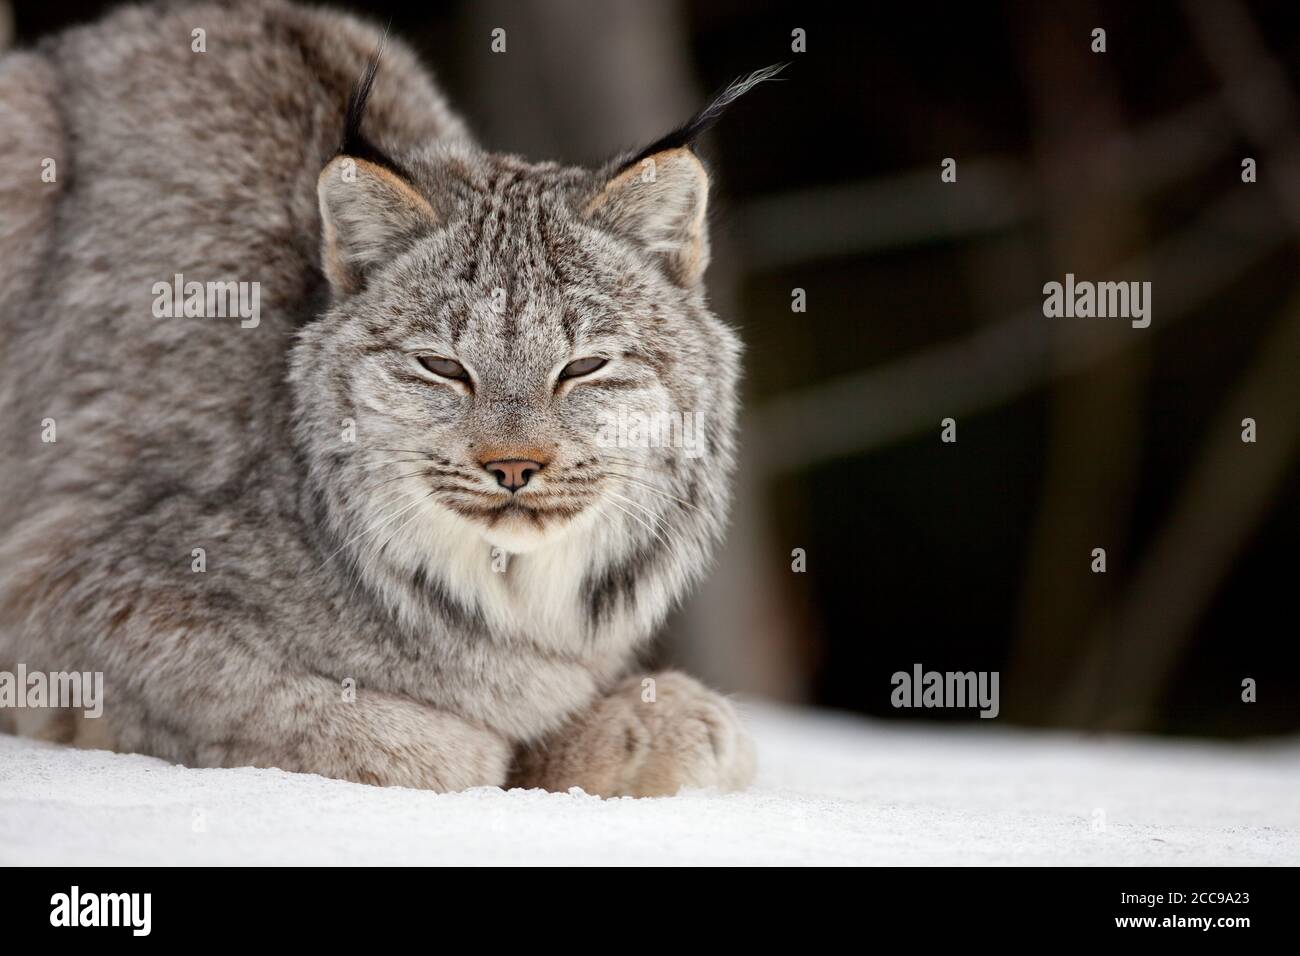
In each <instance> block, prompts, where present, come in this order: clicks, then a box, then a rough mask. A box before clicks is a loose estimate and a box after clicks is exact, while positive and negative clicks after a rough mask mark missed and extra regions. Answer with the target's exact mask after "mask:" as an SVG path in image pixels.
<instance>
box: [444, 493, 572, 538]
mask: <svg viewBox="0 0 1300 956" xmlns="http://www.w3.org/2000/svg"><path fill="white" fill-rule="evenodd" d="M488 501H490V502H492V503H484V504H471V503H467V502H463V501H455V502H450V503H449V507H451V509H452V510H453V511H455V512H456V513H457V514H459V515H460V516H461V517H464V518H468V519H470V520H471V521H477V522H479V523H481V524H484V525H486V526H487V527H488V528H495V527H497V526H499V525H504V524H516V525H517V524H520V523H526V524H528V525H531V526H532V527H534V528H536V529H537V530H539V531H544V530H549V529H550V528H552V527H554V526H555V525H556V524H560V523H563V522H565V521H569V520H571V519H573V518H575V517H577V516H578V515H579V514H581V513H582V511H583V510H584V508H585V507H586V505H585V504H583V503H575V502H566V503H563V504H558V503H547V502H546V501H545V499H534V500H531V501H530V500H520V499H518V498H512V499H510V500H507V501H492V499H488Z"/></svg>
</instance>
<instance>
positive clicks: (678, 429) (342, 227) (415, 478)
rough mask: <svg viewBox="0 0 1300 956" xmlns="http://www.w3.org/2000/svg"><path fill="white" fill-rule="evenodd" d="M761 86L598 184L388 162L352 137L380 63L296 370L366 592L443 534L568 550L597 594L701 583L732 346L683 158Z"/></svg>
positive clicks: (473, 167) (723, 479)
mask: <svg viewBox="0 0 1300 956" xmlns="http://www.w3.org/2000/svg"><path fill="white" fill-rule="evenodd" d="M770 72H771V71H765V72H763V73H761V74H755V76H753V77H751V78H750V79H749V80H748V81H746V82H745V83H744V84H741V85H735V86H733V87H732V88H730V89H729V90H728V92H727V93H726V94H724V96H723V97H722V98H721V99H720V100H719V101H718V102H715V104H713V105H712V106H711V107H710V108H709V109H708V110H706V111H705V112H704V113H702V114H701V115H700V116H699V117H697V118H696V119H695V120H694V121H693V122H692V123H691V124H688V125H687V126H686V127H683V128H682V130H680V131H678V132H677V133H674V134H670V136H668V137H665V138H664V139H663V140H661V141H659V142H658V143H656V144H654V145H652V146H651V147H648V148H647V149H646V150H643V151H641V152H640V153H637V154H635V155H631V156H629V157H625V158H622V159H620V160H618V161H615V162H613V163H611V164H609V165H608V166H607V167H605V168H604V169H601V170H596V171H591V170H585V169H577V168H563V167H560V166H557V165H554V164H542V165H534V164H529V163H527V162H524V161H523V160H521V159H519V158H517V157H513V156H503V155H495V154H490V153H486V152H483V151H480V150H478V149H476V148H475V147H473V146H472V145H469V144H467V143H461V142H454V143H442V144H431V145H429V146H426V147H424V148H421V149H417V150H412V151H408V152H406V153H402V154H400V155H398V156H392V155H389V154H387V153H385V152H384V151H381V150H380V149H379V148H377V147H376V146H374V145H372V144H370V143H369V142H367V141H366V140H365V139H364V138H362V137H361V136H360V135H359V130H360V116H361V108H362V107H363V106H364V101H365V95H366V92H367V90H368V87H369V83H370V81H371V80H372V79H373V67H372V70H371V72H370V74H369V75H368V76H367V78H366V79H365V80H364V81H363V83H362V84H361V85H360V87H359V92H358V93H357V94H354V98H353V103H352V108H351V109H350V110H349V115H350V116H351V120H350V122H349V128H350V130H351V132H350V134H349V137H348V139H347V141H345V145H344V149H343V150H342V152H341V153H340V155H339V156H337V157H336V158H334V159H333V160H332V161H330V162H329V163H328V165H326V166H325V168H324V170H323V171H322V173H321V174H320V179H319V184H318V194H319V201H320V211H321V228H322V237H321V264H322V271H323V272H324V274H325V276H326V278H327V280H328V286H329V291H330V300H331V301H330V308H329V309H328V311H327V312H326V313H325V314H324V316H323V317H322V318H321V319H320V320H319V321H317V322H314V323H312V324H311V325H310V326H309V327H308V328H307V329H306V330H305V331H304V332H303V333H302V336H301V338H300V341H299V342H298V344H297V346H296V348H295V351H294V356H293V373H292V379H293V382H294V387H295V390H296V402H297V421H296V428H297V435H298V438H299V441H300V443H301V444H302V445H303V447H304V449H305V451H306V457H307V460H308V463H309V470H310V473H311V491H312V494H313V497H314V498H315V502H314V509H315V510H316V512H317V513H318V514H319V515H320V516H323V517H324V519H325V523H326V525H327V526H328V527H329V529H330V531H331V535H332V537H333V538H334V539H335V540H337V541H339V543H340V545H341V546H346V547H353V548H354V554H353V555H352V557H353V560H354V563H355V565H356V566H357V567H358V568H359V569H360V570H361V572H362V576H363V577H365V576H366V573H367V570H366V569H367V568H370V569H377V568H381V567H388V568H389V569H390V570H392V568H393V567H395V566H400V567H402V568H403V569H404V571H405V572H408V573H409V572H410V571H411V569H412V568H418V569H422V570H421V573H422V574H426V575H427V574H429V573H437V569H438V566H439V564H438V561H436V560H432V559H431V556H441V557H442V558H444V559H446V558H451V557H454V554H460V555H463V554H464V553H465V551H464V550H463V548H462V550H460V551H454V549H455V548H457V547H461V545H453V544H451V543H450V542H452V541H455V542H460V543H462V544H463V543H465V542H472V543H474V546H475V547H477V548H478V549H479V550H480V551H481V553H482V556H483V561H484V562H485V563H486V561H487V560H488V558H489V555H490V554H492V553H495V552H506V553H509V554H511V555H533V554H535V553H540V554H541V555H542V556H544V555H545V554H546V553H548V549H554V548H558V547H561V546H562V545H563V546H564V547H566V548H568V549H569V553H571V552H573V551H574V549H575V548H576V549H578V550H580V551H581V553H583V554H585V555H587V556H588V560H589V568H588V570H587V572H586V573H587V574H588V576H589V577H590V578H591V580H592V581H593V582H594V581H596V579H597V578H599V576H600V573H601V572H600V569H601V568H612V567H626V566H627V564H628V562H631V561H635V562H637V563H638V565H650V564H655V563H658V564H659V565H660V566H661V568H660V569H661V570H662V571H664V572H666V578H665V580H668V581H671V584H670V585H667V586H666V587H665V591H670V592H674V594H673V596H675V595H676V594H677V593H680V591H681V588H682V587H683V586H684V584H685V583H686V582H687V581H688V580H689V579H690V578H691V577H692V576H693V575H694V574H695V573H697V572H698V571H699V569H700V566H701V565H702V564H703V563H704V558H705V557H706V555H707V553H708V551H709V550H710V548H711V545H712V543H713V541H714V540H715V539H716V537H717V535H718V533H719V531H720V529H721V526H722V523H723V520H724V518H725V512H726V502H727V485H728V481H729V478H730V473H731V470H732V457H733V432H734V426H735V394H734V392H735V385H736V378H737V374H738V365H739V351H740V349H739V344H738V341H737V339H736V337H735V335H734V334H733V333H732V331H731V330H730V329H729V328H728V327H727V326H725V325H724V324H723V323H721V322H720V321H719V320H718V319H716V318H715V317H714V316H713V315H712V314H711V313H710V312H709V310H708V308H707V305H706V303H705V298H704V289H703V276H704V270H705V267H706V265H707V264H708V261H709V242H708V236H707V231H706V213H707V207H708V192H709V177H708V174H707V173H706V171H705V168H704V166H703V165H702V164H701V162H700V160H699V159H698V158H697V157H696V155H695V154H694V152H693V151H692V149H691V142H692V140H693V138H694V136H695V135H697V134H698V133H699V132H700V130H701V129H703V128H705V127H706V126H707V125H708V124H709V123H711V122H712V120H713V119H714V118H716V115H717V113H718V112H719V111H720V109H721V107H722V106H725V105H726V103H727V102H730V100H732V99H734V98H735V97H736V96H738V95H739V94H740V93H741V92H744V90H745V89H748V88H749V86H752V85H753V84H754V83H756V82H758V81H759V80H761V79H765V78H766V77H767V76H768V75H770ZM350 427H351V428H353V429H354V430H353V432H352V434H351V438H352V440H350V441H349V440H346V439H347V437H348V436H347V435H346V434H345V433H346V431H347V429H348V428H350ZM341 436H342V437H341ZM353 538H355V545H347V544H346V542H347V541H348V540H349V539H353ZM575 542H576V544H575ZM494 549H495V552H494ZM453 552H454V553H453ZM443 563H444V564H445V560H444V562H443ZM611 573H612V572H611ZM591 587H593V588H595V587H596V585H595V584H594V583H593V584H592V585H591Z"/></svg>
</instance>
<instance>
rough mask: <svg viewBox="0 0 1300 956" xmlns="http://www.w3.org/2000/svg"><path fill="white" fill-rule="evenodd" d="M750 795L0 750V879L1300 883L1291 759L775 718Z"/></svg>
mask: <svg viewBox="0 0 1300 956" xmlns="http://www.w3.org/2000/svg"><path fill="white" fill-rule="evenodd" d="M746 710H747V713H748V714H749V716H750V720H751V725H752V727H753V730H754V732H755V736H756V738H757V740H758V743H759V754H760V760H761V770H760V776H759V782H758V785H757V786H756V787H755V788H754V789H753V790H751V791H750V792H748V793H744V794H732V795H720V794H713V793H704V792H698V793H689V794H685V795H682V796H678V797H674V798H666V799H658V800H607V801H602V800H598V799H596V798H594V797H588V796H586V795H584V794H581V793H570V794H546V793H542V792H540V791H512V792H509V793H506V792H503V791H501V790H496V789H488V790H476V791H470V792H468V793H459V794H432V793H425V792H421V791H416V790H396V789H388V790H384V789H378V788H374V787H363V786H358V785H355V784H350V783H341V782H339V781H335V780H326V779H323V778H321V777H315V776H307V775H301V774H289V773H283V772H281V771H278V770H252V769H245V770H187V769H184V768H181V767H176V766H171V765H169V764H166V763H164V762H162V761H160V760H154V759H152V758H148V757H137V756H124V755H118V754H110V753H103V752H91V751H76V750H70V749H66V748H60V747H55V746H51V745H47V744H40V743H35V742H32V741H28V740H19V739H15V738H13V737H7V736H0V864H15V863H36V864H115V863H124V864H146V863H183V864H199V863H217V864H223V863H250V864H259V863H305V864H340V863H358V864H367V863H407V864H419V863H456V864H510V863H540V864H554V863H592V864H597V863H616V864H673V863H713V864H732V863H778V864H779V863H789V864H802V863H822V864H842V863H851V864H1175V865H1181V864H1226V863H1234V864H1291V865H1295V864H1297V863H1300V743H1297V742H1290V743H1288V744H1285V745H1254V746H1235V747H1226V746H1216V745H1205V744H1184V743H1167V742H1155V741H1147V740H1137V741H1135V740H1131V739H1123V738H1113V739H1112V738H1104V739H1084V738H1080V737H1077V736H1073V735H1042V734H1028V733H1020V732H1015V731H1010V730H1005V729H1001V728H989V729H985V728H984V727H982V726H978V727H973V728H961V729H957V730H944V729H915V728H900V727H899V726H898V725H896V724H879V723H870V722H865V721H858V720H855V719H852V718H847V717H838V716H826V715H819V714H815V713H812V712H808V711H794V710H786V709H781V708H775V707H771V706H767V705H762V706H759V705H751V706H749V707H747V708H746Z"/></svg>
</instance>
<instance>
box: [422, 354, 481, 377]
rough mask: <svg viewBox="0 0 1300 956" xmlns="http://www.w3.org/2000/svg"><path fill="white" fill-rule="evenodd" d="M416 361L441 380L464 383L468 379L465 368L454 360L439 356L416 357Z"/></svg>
mask: <svg viewBox="0 0 1300 956" xmlns="http://www.w3.org/2000/svg"><path fill="white" fill-rule="evenodd" d="M416 361H418V362H419V363H420V364H421V365H423V366H424V367H425V368H427V369H428V370H429V371H430V372H432V373H433V374H434V375H437V376H439V377H441V378H451V379H455V380H456V381H458V382H464V381H466V380H467V379H468V378H469V373H468V372H466V371H465V366H463V365H461V364H460V363H459V362H457V361H456V360H455V359H449V358H443V357H442V356H440V355H418V356H416Z"/></svg>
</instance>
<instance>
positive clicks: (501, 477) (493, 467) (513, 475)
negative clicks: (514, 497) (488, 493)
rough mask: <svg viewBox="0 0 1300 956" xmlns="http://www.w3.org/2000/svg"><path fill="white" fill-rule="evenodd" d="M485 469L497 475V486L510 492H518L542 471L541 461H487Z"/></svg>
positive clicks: (516, 459) (511, 459)
mask: <svg viewBox="0 0 1300 956" xmlns="http://www.w3.org/2000/svg"><path fill="white" fill-rule="evenodd" d="M483 467H484V468H485V469H486V470H487V471H490V472H491V473H492V474H494V475H496V478H497V484H498V485H500V486H501V487H502V488H508V489H509V490H510V491H518V490H519V489H520V488H522V487H523V486H524V485H526V484H528V479H529V478H531V477H533V475H535V474H537V473H538V472H539V471H541V470H542V463H541V462H540V461H532V460H531V459H526V458H510V459H507V460H504V461H485V462H483Z"/></svg>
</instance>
